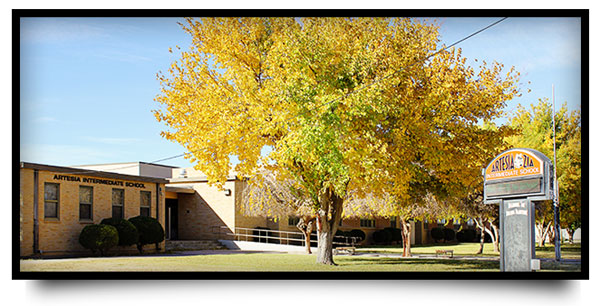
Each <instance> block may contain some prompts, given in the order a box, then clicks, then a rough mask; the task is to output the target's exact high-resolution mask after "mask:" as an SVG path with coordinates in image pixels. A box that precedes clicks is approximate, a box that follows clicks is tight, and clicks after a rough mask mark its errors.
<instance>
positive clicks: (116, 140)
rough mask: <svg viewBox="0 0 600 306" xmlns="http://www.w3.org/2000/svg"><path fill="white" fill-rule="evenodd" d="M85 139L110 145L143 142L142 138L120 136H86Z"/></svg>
mask: <svg viewBox="0 0 600 306" xmlns="http://www.w3.org/2000/svg"><path fill="white" fill-rule="evenodd" d="M84 139H85V140H88V141H91V142H97V143H102V144H108V145H126V144H131V143H134V142H141V141H142V140H141V139H140V138H119V137H114V138H112V137H89V136H88V137H84Z"/></svg>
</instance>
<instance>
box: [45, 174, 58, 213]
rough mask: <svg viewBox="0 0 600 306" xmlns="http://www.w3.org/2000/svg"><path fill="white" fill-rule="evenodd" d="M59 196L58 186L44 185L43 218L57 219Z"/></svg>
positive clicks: (52, 184)
mask: <svg viewBox="0 0 600 306" xmlns="http://www.w3.org/2000/svg"><path fill="white" fill-rule="evenodd" d="M59 194H60V188H59V185H58V184H54V183H45V184H44V218H56V219H58V210H59V206H58V198H59Z"/></svg>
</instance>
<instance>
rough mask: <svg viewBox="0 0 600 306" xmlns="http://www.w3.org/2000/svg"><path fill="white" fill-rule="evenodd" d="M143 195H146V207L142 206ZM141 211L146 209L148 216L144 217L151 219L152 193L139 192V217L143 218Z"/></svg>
mask: <svg viewBox="0 0 600 306" xmlns="http://www.w3.org/2000/svg"><path fill="white" fill-rule="evenodd" d="M144 194H147V195H148V206H143V205H142V204H144V201H143V199H144ZM142 209H148V215H147V216H146V217H152V191H147V190H140V216H143V214H142Z"/></svg>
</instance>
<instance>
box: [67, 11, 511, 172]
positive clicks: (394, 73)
mask: <svg viewBox="0 0 600 306" xmlns="http://www.w3.org/2000/svg"><path fill="white" fill-rule="evenodd" d="M506 19H508V17H503V18H501V19H499V20H497V21H495V22H493V23H491V24H489V25H488V26H486V27H484V28H481V29H479V30H477V31H475V32H473V33H471V34H469V35H468V36H465V37H463V38H462V39H459V40H457V41H456V42H454V43H452V44H450V45H448V46H445V47H444V48H442V49H440V50H438V51H436V52H434V53H432V54H430V55H428V56H427V57H425V58H423V59H420V60H417V61H415V62H413V63H411V64H409V65H406V66H403V67H400V68H399V69H396V70H395V71H394V72H392V73H390V74H388V75H386V76H383V77H381V78H379V79H377V80H374V81H372V82H371V83H369V84H366V85H363V86H361V87H360V88H358V89H355V90H353V91H350V92H348V93H346V94H344V95H342V96H340V97H339V98H336V99H333V100H330V101H327V102H324V103H322V104H319V105H317V106H316V107H314V108H313V109H308V110H305V111H302V112H300V113H298V114H296V115H294V116H292V117H290V118H288V119H286V120H285V121H290V120H292V119H295V118H296V117H298V116H301V115H304V114H306V113H307V112H309V111H315V110H317V109H319V108H321V107H322V106H326V105H329V104H331V103H334V102H336V101H339V100H341V99H344V98H346V97H348V96H350V95H352V94H354V93H357V92H359V91H361V90H364V89H365V88H368V87H371V86H373V85H374V84H376V83H379V82H381V81H382V80H385V79H387V78H390V77H392V76H394V75H396V74H397V73H399V72H400V71H402V70H405V69H406V68H409V67H412V66H414V65H415V64H418V63H421V62H424V61H426V60H428V59H430V58H432V57H434V56H436V55H438V54H440V53H441V52H443V51H445V50H447V49H449V48H452V47H454V46H456V45H458V44H460V43H462V42H463V41H466V40H467V39H469V38H471V37H473V36H475V35H477V34H479V33H481V32H483V31H485V30H487V29H489V28H491V27H493V26H495V25H497V24H499V23H500V22H502V21H504V20H506ZM273 123H274V124H277V123H280V122H275V121H273V122H271V124H273ZM262 130H264V129H262ZM194 152H195V151H190V152H186V153H183V154H178V155H174V156H171V157H166V158H162V159H158V160H155V161H152V162H150V163H158V162H162V161H166V160H171V159H175V158H179V157H183V156H185V155H186V154H192V153H194ZM136 166H137V165H131V166H124V167H120V168H113V169H104V170H98V171H114V170H121V169H127V168H133V167H136ZM88 172H89V173H92V172H96V170H91V171H86V172H78V173H71V174H82V173H88Z"/></svg>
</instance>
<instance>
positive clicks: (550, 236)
mask: <svg viewBox="0 0 600 306" xmlns="http://www.w3.org/2000/svg"><path fill="white" fill-rule="evenodd" d="M555 238H556V231H555V230H554V226H551V227H550V229H549V230H548V241H550V242H552V244H556V239H555Z"/></svg>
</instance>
